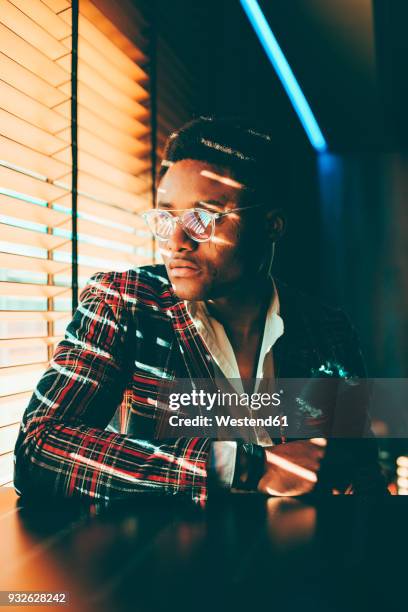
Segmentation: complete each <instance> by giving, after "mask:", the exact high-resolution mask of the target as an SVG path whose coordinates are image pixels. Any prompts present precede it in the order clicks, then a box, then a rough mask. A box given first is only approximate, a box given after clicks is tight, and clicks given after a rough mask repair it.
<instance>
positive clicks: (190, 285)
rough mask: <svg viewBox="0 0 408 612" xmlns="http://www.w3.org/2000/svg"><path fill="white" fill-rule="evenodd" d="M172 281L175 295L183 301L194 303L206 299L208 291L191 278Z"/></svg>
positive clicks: (172, 279)
mask: <svg viewBox="0 0 408 612" xmlns="http://www.w3.org/2000/svg"><path fill="white" fill-rule="evenodd" d="M170 281H171V284H172V287H173V291H174V293H175V294H176V295H177V297H179V298H180V299H181V300H188V301H189V302H194V301H197V300H204V299H206V294H207V292H206V290H205V287H204V286H203V284H202V283H199V282H197V280H196V279H189V278H171V277H170Z"/></svg>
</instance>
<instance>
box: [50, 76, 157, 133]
mask: <svg viewBox="0 0 408 612" xmlns="http://www.w3.org/2000/svg"><path fill="white" fill-rule="evenodd" d="M58 89H60V91H62V93H64V94H66V95H70V91H71V84H70V83H65V84H63V85H60V86H59V88H58ZM78 103H79V104H80V105H81V106H84V107H85V108H87V109H89V110H91V111H93V112H94V113H95V114H96V115H98V116H99V117H101V118H102V119H104V120H105V121H106V122H107V123H109V124H111V125H113V127H119V128H121V127H123V129H126V130H128V132H129V134H131V135H133V133H134V132H135V130H136V131H137V130H138V129H139V127H138V124H139V122H142V123H143V124H144V125H145V124H148V123H149V112H148V110H147V109H146V107H145V106H143V105H142V104H138V105H137V107H135V110H134V112H133V114H132V115H129V113H126V112H124V111H122V110H120V109H118V108H117V107H116V106H115V105H114V104H112V103H111V102H109V101H108V100H106V99H105V98H104V97H103V96H101V95H100V94H99V93H97V92H96V91H93V90H92V89H91V88H90V87H88V86H87V85H86V84H85V83H78Z"/></svg>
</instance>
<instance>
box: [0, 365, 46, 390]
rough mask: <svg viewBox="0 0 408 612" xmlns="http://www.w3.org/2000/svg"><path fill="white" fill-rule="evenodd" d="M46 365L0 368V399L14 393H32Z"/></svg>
mask: <svg viewBox="0 0 408 612" xmlns="http://www.w3.org/2000/svg"><path fill="white" fill-rule="evenodd" d="M47 365H48V364H47V363H46V362H43V363H36V364H33V365H25V366H14V367H10V368H0V397H5V396H8V395H11V394H15V393H23V392H25V391H32V390H33V389H34V387H35V386H36V384H37V382H38V380H39V378H40V376H41V375H42V374H43V373H44V371H45V370H46V368H47Z"/></svg>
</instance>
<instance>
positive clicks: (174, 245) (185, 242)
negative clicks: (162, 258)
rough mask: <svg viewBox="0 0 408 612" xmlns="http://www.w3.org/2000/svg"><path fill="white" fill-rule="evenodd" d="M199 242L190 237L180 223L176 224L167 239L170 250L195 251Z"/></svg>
mask: <svg viewBox="0 0 408 612" xmlns="http://www.w3.org/2000/svg"><path fill="white" fill-rule="evenodd" d="M197 246H198V243H197V242H196V241H195V240H193V239H192V238H190V236H189V235H188V234H186V232H185V231H184V230H183V228H182V227H181V225H180V223H175V224H174V230H173V232H172V234H171V236H170V238H169V240H168V241H167V247H168V249H169V250H170V251H173V252H176V251H193V250H195V249H196V248H197Z"/></svg>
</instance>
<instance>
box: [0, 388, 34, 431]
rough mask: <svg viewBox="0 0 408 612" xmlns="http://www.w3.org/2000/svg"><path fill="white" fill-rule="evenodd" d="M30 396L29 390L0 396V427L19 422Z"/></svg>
mask: <svg viewBox="0 0 408 612" xmlns="http://www.w3.org/2000/svg"><path fill="white" fill-rule="evenodd" d="M30 398H31V391H28V392H25V393H17V394H15V395H8V396H7V397H2V398H0V427H3V426H4V425H9V424H13V423H19V422H20V421H21V417H22V416H23V412H24V410H25V408H26V406H27V405H28V402H29V401H30Z"/></svg>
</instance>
